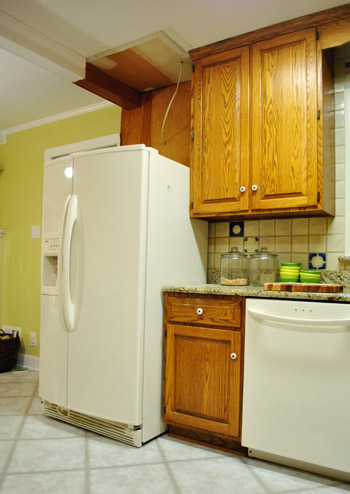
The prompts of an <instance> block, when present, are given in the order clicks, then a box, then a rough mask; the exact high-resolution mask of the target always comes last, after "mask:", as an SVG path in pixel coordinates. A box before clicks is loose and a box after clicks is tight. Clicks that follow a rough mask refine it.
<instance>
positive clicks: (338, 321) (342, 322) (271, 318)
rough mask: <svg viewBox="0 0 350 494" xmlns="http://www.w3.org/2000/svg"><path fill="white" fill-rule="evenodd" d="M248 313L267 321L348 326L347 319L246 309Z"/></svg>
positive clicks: (349, 324)
mask: <svg viewBox="0 0 350 494" xmlns="http://www.w3.org/2000/svg"><path fill="white" fill-rule="evenodd" d="M248 312H249V314H251V315H252V316H255V317H257V318H259V319H267V320H269V321H276V322H281V323H287V324H294V323H297V324H304V325H307V326H315V325H318V326H350V320H349V319H311V318H310V319H301V318H300V319H299V318H297V317H296V318H291V317H284V316H275V315H274V314H264V313H263V312H259V311H255V310H252V309H248Z"/></svg>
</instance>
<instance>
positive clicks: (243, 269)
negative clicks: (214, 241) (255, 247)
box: [220, 247, 248, 285]
mask: <svg viewBox="0 0 350 494" xmlns="http://www.w3.org/2000/svg"><path fill="white" fill-rule="evenodd" d="M220 270H221V284H222V285H248V255H247V254H244V253H243V252H239V251H238V247H232V249H231V250H230V252H227V253H226V254H221V260H220Z"/></svg>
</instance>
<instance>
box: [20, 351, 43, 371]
mask: <svg viewBox="0 0 350 494" xmlns="http://www.w3.org/2000/svg"><path fill="white" fill-rule="evenodd" d="M39 362H40V359H39V357H33V356H32V355H25V354H24V353H17V365H21V366H23V367H28V369H31V370H37V371H38V370H39Z"/></svg>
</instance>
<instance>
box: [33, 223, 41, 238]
mask: <svg viewBox="0 0 350 494" xmlns="http://www.w3.org/2000/svg"><path fill="white" fill-rule="evenodd" d="M32 238H40V225H36V226H32Z"/></svg>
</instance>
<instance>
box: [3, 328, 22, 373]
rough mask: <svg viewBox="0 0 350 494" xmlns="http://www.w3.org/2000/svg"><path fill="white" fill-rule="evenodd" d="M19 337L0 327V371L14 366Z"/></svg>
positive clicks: (19, 344) (5, 370) (19, 343)
mask: <svg viewBox="0 0 350 494" xmlns="http://www.w3.org/2000/svg"><path fill="white" fill-rule="evenodd" d="M20 346H21V342H20V339H19V337H18V335H17V336H12V335H10V334H7V333H5V332H4V331H3V330H2V329H0V372H7V371H9V370H11V369H13V368H14V367H15V366H16V361H17V352H18V350H19V347H20Z"/></svg>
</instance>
